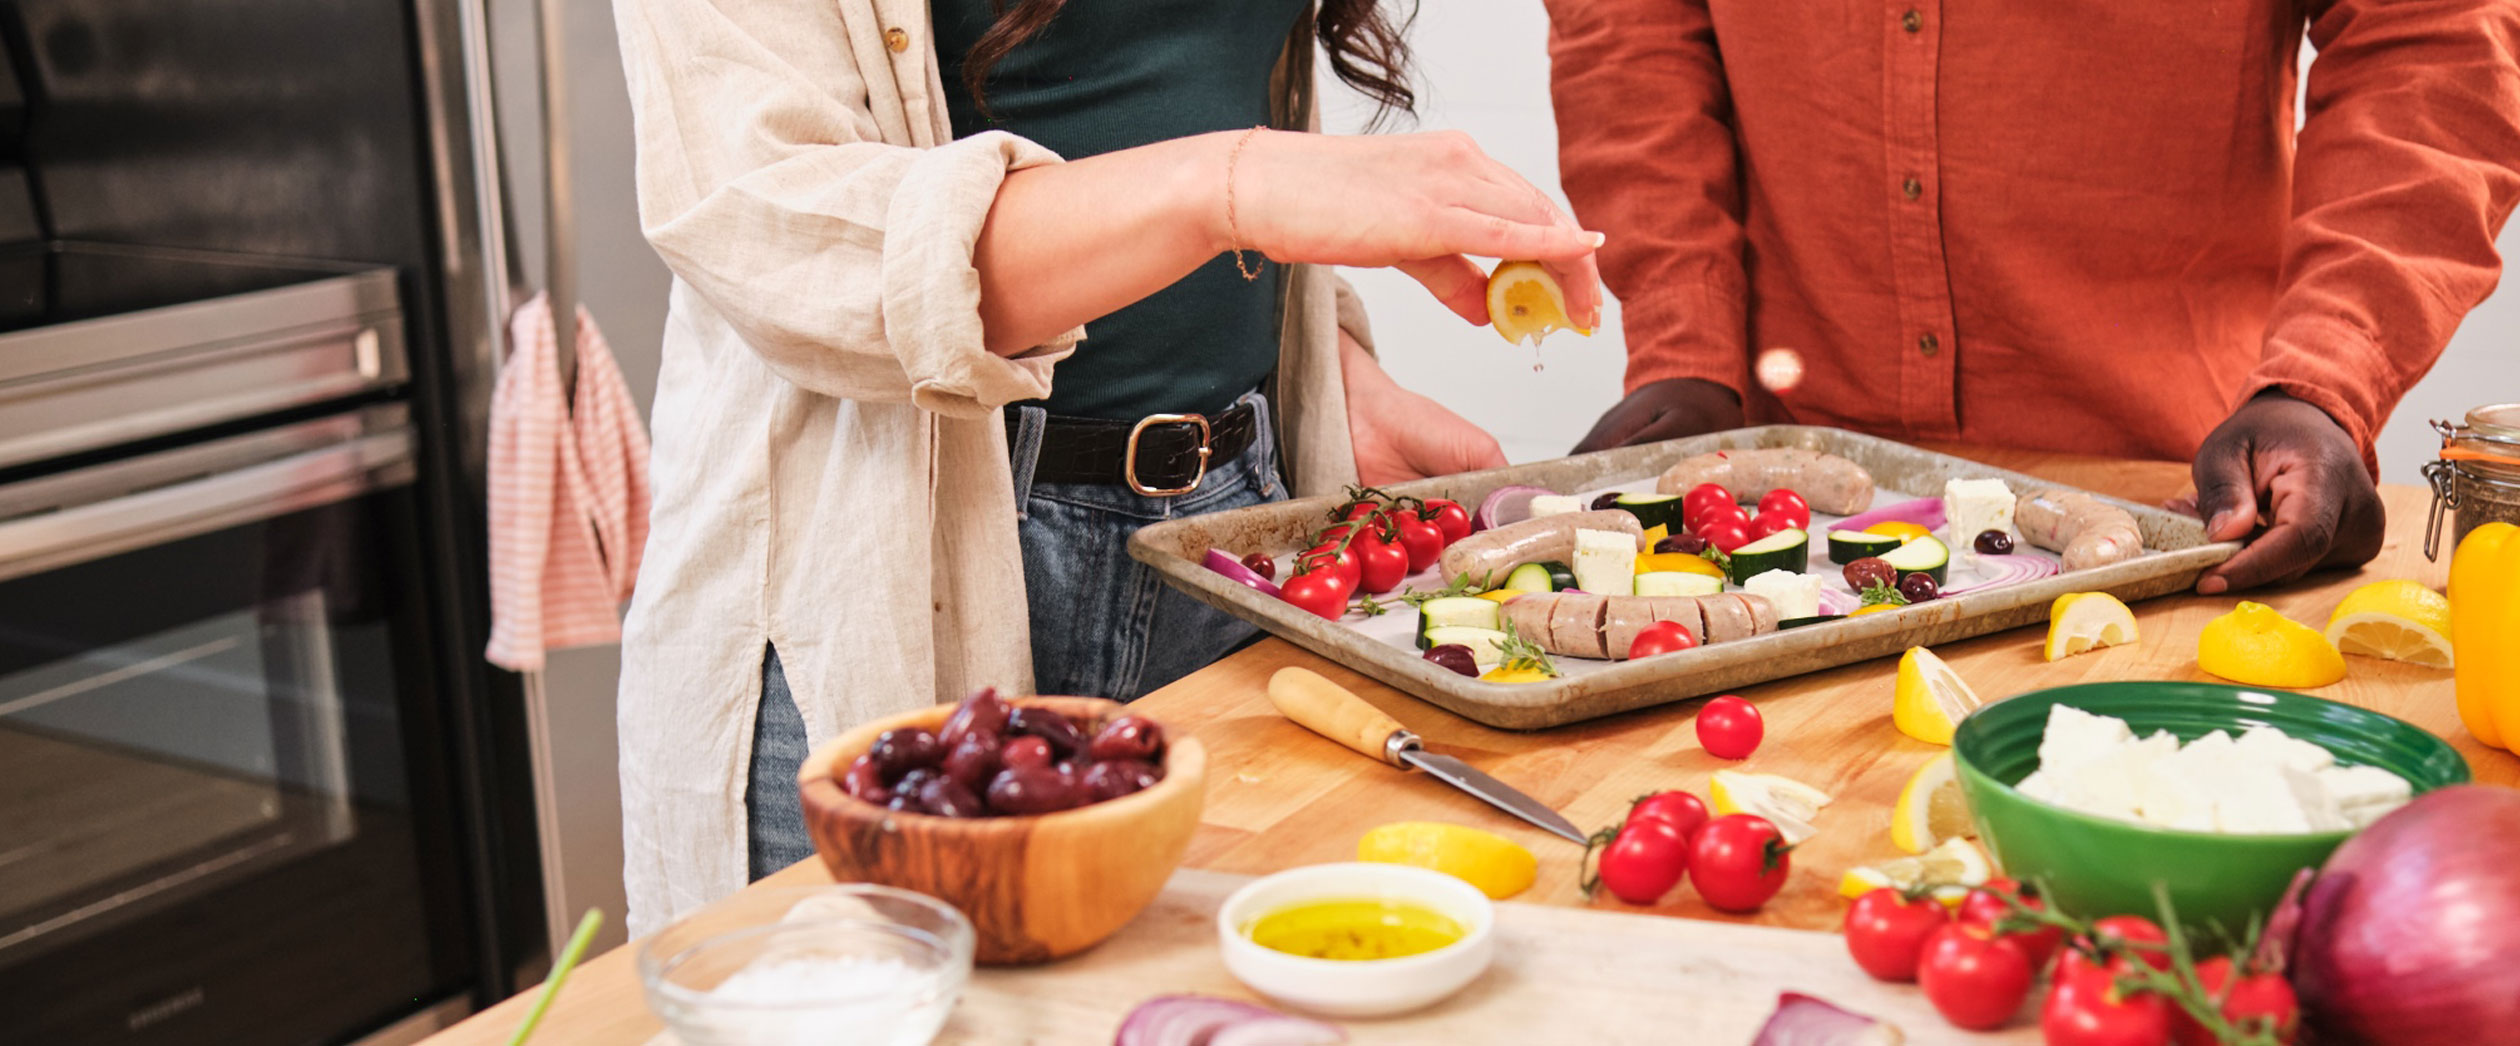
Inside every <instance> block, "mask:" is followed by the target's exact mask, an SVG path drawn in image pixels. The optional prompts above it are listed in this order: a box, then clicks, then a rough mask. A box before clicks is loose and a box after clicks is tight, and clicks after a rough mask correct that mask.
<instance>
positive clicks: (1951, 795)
mask: <svg viewBox="0 0 2520 1046" xmlns="http://www.w3.org/2000/svg"><path fill="white" fill-rule="evenodd" d="M1975 834H1977V826H1976V825H1975V824H1972V823H1971V822H1970V821H1969V801H1968V798H1967V797H1966V796H1964V795H1963V794H1961V791H1960V771H1959V769H1958V768H1957V765H1956V764H1954V763H1953V762H1952V759H1951V753H1949V752H1943V753H1941V754H1939V755H1936V756H1935V757H1933V758H1932V759H1928V760H1926V761H1925V765H1923V766H1920V767H1917V768H1916V773H1915V774H1914V775H1913V776H1911V777H1909V778H1908V783H1907V787H1905V788H1902V789H1900V790H1899V801H1898V802H1897V803H1895V804H1892V805H1891V807H1890V841H1891V842H1893V843H1897V844H1898V846H1899V849H1902V850H1905V851H1907V852H1909V853H1912V854H1921V853H1924V852H1926V851H1928V850H1931V849H1933V848H1935V847H1937V846H1940V845H1942V844H1943V843H1944V842H1946V841H1948V840H1951V839H1956V838H1960V837H1962V836H1968V835H1975Z"/></svg>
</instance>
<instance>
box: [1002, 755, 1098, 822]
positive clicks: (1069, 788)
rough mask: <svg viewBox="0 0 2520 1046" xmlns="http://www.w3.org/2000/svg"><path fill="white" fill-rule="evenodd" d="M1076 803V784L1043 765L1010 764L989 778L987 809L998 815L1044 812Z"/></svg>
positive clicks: (1063, 808) (1061, 808) (1054, 810)
mask: <svg viewBox="0 0 2520 1046" xmlns="http://www.w3.org/2000/svg"><path fill="white" fill-rule="evenodd" d="M1076 803H1077V792H1076V784H1075V782H1073V781H1070V780H1069V779H1067V778H1065V777H1061V776H1059V772H1058V771H1056V770H1053V769H1051V768H1049V767H1046V766H1010V767H1007V768H1006V769H1004V770H1000V771H998V775H997V776H996V777H993V778H990V779H989V809H991V810H994V811H996V812H998V813H1001V814H1017V815H1023V814H1046V813H1053V812H1056V811H1059V810H1065V809H1067V808H1069V807H1072V806H1075V805H1076Z"/></svg>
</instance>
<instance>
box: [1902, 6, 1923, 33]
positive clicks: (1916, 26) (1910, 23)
mask: <svg viewBox="0 0 2520 1046" xmlns="http://www.w3.org/2000/svg"><path fill="white" fill-rule="evenodd" d="M1899 28H1901V29H1905V30H1907V31H1908V32H1911V33H1914V32H1921V31H1923V30H1924V28H1925V16H1924V15H1920V14H1917V13H1916V12H1915V11H1914V10H1910V11H1908V13H1906V14H1903V15H1900V16H1899Z"/></svg>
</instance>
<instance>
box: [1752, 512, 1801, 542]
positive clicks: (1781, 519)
mask: <svg viewBox="0 0 2520 1046" xmlns="http://www.w3.org/2000/svg"><path fill="white" fill-rule="evenodd" d="M1809 522H1810V521H1809V520H1804V521H1803V523H1809ZM1803 523H1796V522H1794V518H1793V517H1792V516H1771V515H1769V514H1767V513H1765V512H1762V513H1759V515H1758V517H1757V518H1755V519H1752V520H1751V521H1750V539H1751V540H1753V541H1756V540H1758V539H1760V538H1763V537H1766V536H1768V535H1770V534H1781V533H1784V532H1785V531H1788V530H1793V529H1795V528H1797V527H1800V526H1802V525H1803Z"/></svg>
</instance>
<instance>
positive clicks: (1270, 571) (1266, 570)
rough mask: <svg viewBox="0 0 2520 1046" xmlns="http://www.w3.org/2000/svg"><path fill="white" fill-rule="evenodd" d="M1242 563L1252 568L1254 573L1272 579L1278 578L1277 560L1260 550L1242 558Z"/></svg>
mask: <svg viewBox="0 0 2520 1046" xmlns="http://www.w3.org/2000/svg"><path fill="white" fill-rule="evenodd" d="M1242 565H1244V566H1246V567H1249V568H1251V572H1252V573H1254V574H1258V575H1260V576H1261V577H1263V578H1267V579H1268V580H1271V581H1275V580H1277V560H1274V559H1270V558H1269V557H1267V556H1265V555H1262V554H1260V553H1258V552H1253V553H1250V554H1248V555H1245V556H1244V557H1243V558H1242Z"/></svg>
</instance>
